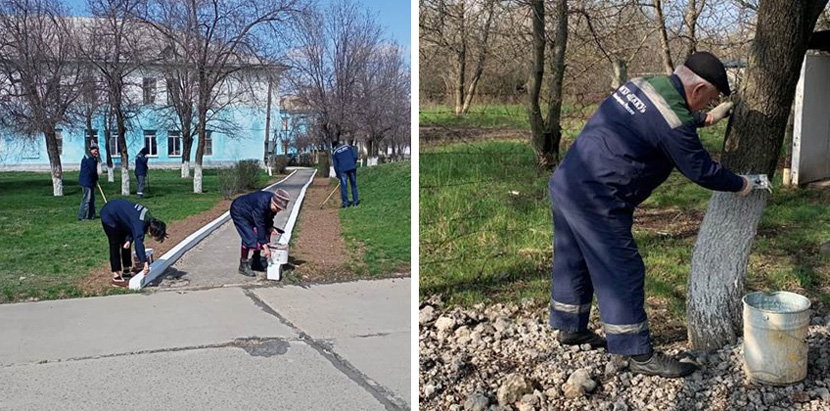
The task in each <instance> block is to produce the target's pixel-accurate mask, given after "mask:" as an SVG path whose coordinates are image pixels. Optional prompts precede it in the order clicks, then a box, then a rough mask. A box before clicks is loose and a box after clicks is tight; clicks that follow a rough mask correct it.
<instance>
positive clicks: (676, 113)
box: [550, 52, 769, 377]
mask: <svg viewBox="0 0 830 411" xmlns="http://www.w3.org/2000/svg"><path fill="white" fill-rule="evenodd" d="M720 93H723V94H725V95H727V96H728V95H729V94H730V90H729V83H728V81H727V77H726V70H725V69H724V67H723V64H721V62H720V60H718V59H717V58H716V57H715V56H713V55H712V54H710V53H706V52H698V53H695V54H693V55H691V56H690V57H689V58H688V59H687V60H686V62H685V63H684V65H683V66H680V67H678V68H677V70H676V71H675V73H674V74H673V75H671V76H669V77H651V78H635V79H633V80H631V81H629V82H628V83H626V84H625V85H623V86H621V87H620V88H619V89H617V90H616V91H615V92H614V94H613V95H611V97H609V98H608V99H606V100H605V101H604V102H603V103H602V104H601V105H600V107H599V109H598V110H597V112H596V113H595V114H594V115H593V116H592V117H591V119H590V120H589V121H588V122H587V124H585V128H583V129H582V132H581V133H580V135H579V137H578V138H577V139H576V142H575V143H574V144H573V146H572V147H571V149H570V150H569V152H568V154H567V156H566V157H565V159H564V160H563V161H562V163H561V164H560V166H559V168H558V169H557V170H556V171H555V173H554V175H553V177H552V178H551V180H550V195H551V208H552V211H553V225H554V239H553V243H554V245H553V247H554V254H553V255H554V262H553V274H552V284H551V307H550V325H551V327H553V328H555V329H558V330H560V332H559V336H558V338H559V341H560V342H562V343H563V344H590V345H591V346H592V347H595V348H596V347H599V346H605V345H607V347H608V351H609V352H610V353H613V354H620V355H625V356H629V357H630V361H629V369H630V370H631V371H633V372H637V373H641V374H645V375H660V376H664V377H682V376H686V375H688V374H691V373H692V372H694V371H695V369H696V367H695V365H694V364H691V363H687V362H680V361H678V360H676V359H674V358H670V357H668V356H666V355H664V354H662V353H659V352H657V353H655V352H654V351H653V350H652V345H651V339H650V337H649V330H648V322H647V320H646V312H645V310H644V309H643V303H644V290H643V284H644V279H645V267H644V265H643V260H642V258H641V257H640V254H639V252H638V250H637V245H636V244H635V242H634V237H633V236H632V234H631V226H632V223H633V213H634V209H635V208H636V207H637V205H639V204H640V203H641V202H643V200H645V199H646V198H648V196H649V195H650V194H651V192H652V190H654V189H655V188H656V187H657V186H659V185H660V184H662V183H663V182H664V181H665V180H666V178H668V176H669V173H671V171H672V169H673V168H675V167H676V168H677V169H678V170H679V171H680V172H681V173H682V174H683V175H685V176H686V177H687V178H689V179H690V180H692V181H694V182H695V183H697V184H699V185H701V186H703V187H705V188H708V189H710V190H716V191H728V192H735V193H739V195H748V194H749V193H750V192H751V191H752V190H753V189H760V188H769V181H768V180H767V179H766V176H738V175H736V174H734V173H732V172H731V171H729V170H727V169H725V168H724V167H723V166H721V165H720V164H718V163H716V162H715V161H713V160H712V159H711V157H710V156H709V154H708V153H707V152H706V150H705V149H704V148H703V145H702V144H701V142H700V140H699V139H698V136H697V131H696V129H697V127H701V126H708V125H712V124H714V123H716V122H718V121H719V120H721V119H723V118H724V117H726V116H727V115H728V113H729V110H730V108H731V106H732V103H728V102H727V103H722V104H721V105H719V106H717V107H716V108H715V109H713V110H712V111H710V112H709V113H708V114H705V115H704V114H699V113H697V112H698V111H699V110H701V109H703V108H704V107H706V106H707V105H708V104H709V103H710V102H712V101H713V100H714V99H716V98H717V97H718V95H719V94H720ZM595 291H596V294H597V300H598V302H599V310H600V317H601V320H602V325H603V329H604V330H605V335H606V338H607V341H606V340H605V339H603V338H601V337H599V336H598V335H596V334H594V333H592V332H590V331H589V330H588V329H587V326H588V316H589V313H590V310H591V299H592V296H593V294H594V292H595Z"/></svg>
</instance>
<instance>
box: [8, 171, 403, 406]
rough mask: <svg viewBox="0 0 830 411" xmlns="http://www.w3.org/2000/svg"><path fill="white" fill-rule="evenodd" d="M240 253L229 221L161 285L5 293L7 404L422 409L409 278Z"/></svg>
mask: <svg viewBox="0 0 830 411" xmlns="http://www.w3.org/2000/svg"><path fill="white" fill-rule="evenodd" d="M304 173H308V174H305V175H304ZM310 173H311V171H310V170H300V171H298V173H296V174H295V175H294V176H292V178H291V179H289V180H287V181H285V182H284V183H282V184H281V185H280V186H279V187H280V188H284V189H286V190H289V192H291V194H292V195H293V196H296V193H295V192H292V190H296V191H299V189H300V188H301V187H302V184H304V183H305V181H307V180H308V177H309V176H310ZM292 207H293V204H292ZM287 218H288V213H280V214H279V215H278V216H277V220H276V221H275V225H276V226H277V227H282V226H283V224H285V222H284V219H287ZM280 219H283V220H282V221H281V220H280ZM238 261H239V237H238V235H237V234H236V230H235V229H234V228H233V223H230V222H229V223H226V224H224V226H222V227H220V228H219V229H217V230H216V231H214V232H213V233H212V234H211V235H209V236H208V237H207V238H205V239H204V240H203V241H202V242H201V243H200V244H199V245H197V246H196V247H194V248H193V249H191V250H190V251H188V252H187V253H186V254H184V256H182V258H181V259H180V260H179V261H177V262H176V263H175V264H174V266H173V267H172V270H171V272H172V273H174V274H176V275H175V277H178V279H176V278H173V279H171V278H167V279H165V280H164V281H163V282H162V284H161V286H159V287H150V289H151V290H153V291H151V292H147V293H144V294H131V295H121V296H110V297H97V298H84V299H74V300H60V301H44V302H34V303H19V304H7V305H0V410H4V411H5V410H44V409H60V410H112V409H118V410H171V409H182V410H185V409H187V410H237V409H249V410H260V409H262V410H265V409H270V410H389V411H394V410H408V409H411V408H412V404H411V400H410V391H411V389H410V381H411V367H412V365H411V360H410V350H411V348H410V347H411V342H410V335H411V321H410V289H411V281H410V279H409V278H400V279H387V280H375V281H358V282H350V283H339V284H327V285H315V286H307V287H299V286H282V285H281V284H280V283H278V282H266V283H258V282H254V283H252V282H246V281H245V280H246V279H247V278H246V277H242V276H240V275H238V274H237V273H236V268H237V265H238Z"/></svg>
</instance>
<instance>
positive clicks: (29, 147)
mask: <svg viewBox="0 0 830 411" xmlns="http://www.w3.org/2000/svg"><path fill="white" fill-rule="evenodd" d="M22 154H23V158H40V149H39V148H38V144H37V139H35V138H26V139H24V140H23V153H22Z"/></svg>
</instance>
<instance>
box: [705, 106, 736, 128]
mask: <svg viewBox="0 0 830 411" xmlns="http://www.w3.org/2000/svg"><path fill="white" fill-rule="evenodd" d="M734 105H735V103H733V102H731V101H727V102H725V103H720V104H718V106H717V107H715V108H713V109H712V111H710V112H709V113H707V117H709V118H708V119H707V120H709V125H710V126H711V125H713V124H715V123H717V122H718V121H721V120H723V119H724V118H726V117H729V112H730V111H731V110H732V106H734Z"/></svg>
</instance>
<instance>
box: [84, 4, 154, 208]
mask: <svg viewBox="0 0 830 411" xmlns="http://www.w3.org/2000/svg"><path fill="white" fill-rule="evenodd" d="M87 1H88V7H89V9H90V11H91V13H92V15H93V16H94V17H93V18H92V19H86V20H83V36H84V40H83V41H82V47H81V48H82V50H83V53H84V55H85V56H86V59H87V61H88V64H89V65H90V66H91V67H94V68H95V70H97V71H98V73H99V75H100V77H101V79H102V82H103V83H104V86H105V90H106V95H107V106H108V110H109V111H110V112H111V114H112V119H114V124H112V125H113V126H114V127H115V129H114V130H111V131H107V132H105V135H106V134H108V133H111V132H112V131H115V132H116V135H115V137H116V140H117V145H118V149H119V151H120V152H119V155H120V159H121V194H122V195H130V156H129V152H128V151H127V139H126V134H127V130H128V129H130V128H131V121H132V119H133V118H134V117H135V115H136V114H137V113H138V111H139V109H140V101H139V100H140V98H141V93H138V92H136V89H138V88H139V87H141V85H140V84H137V82H136V78H135V77H136V74H137V73H139V70H140V69H141V68H142V67H143V65H144V64H146V63H147V60H148V57H149V56H151V53H150V51H149V50H150V48H151V47H152V46H153V45H152V44H151V42H149V41H146V40H147V39H146V37H145V38H142V31H141V24H140V21H139V20H138V19H136V18H135V16H136V15H137V14H139V13H140V12H141V10H142V9H143V8H144V7H146V2H145V0H87ZM106 143H107V144H110V141H109V140H108V141H107V142H106ZM108 157H109V155H108Z"/></svg>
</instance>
